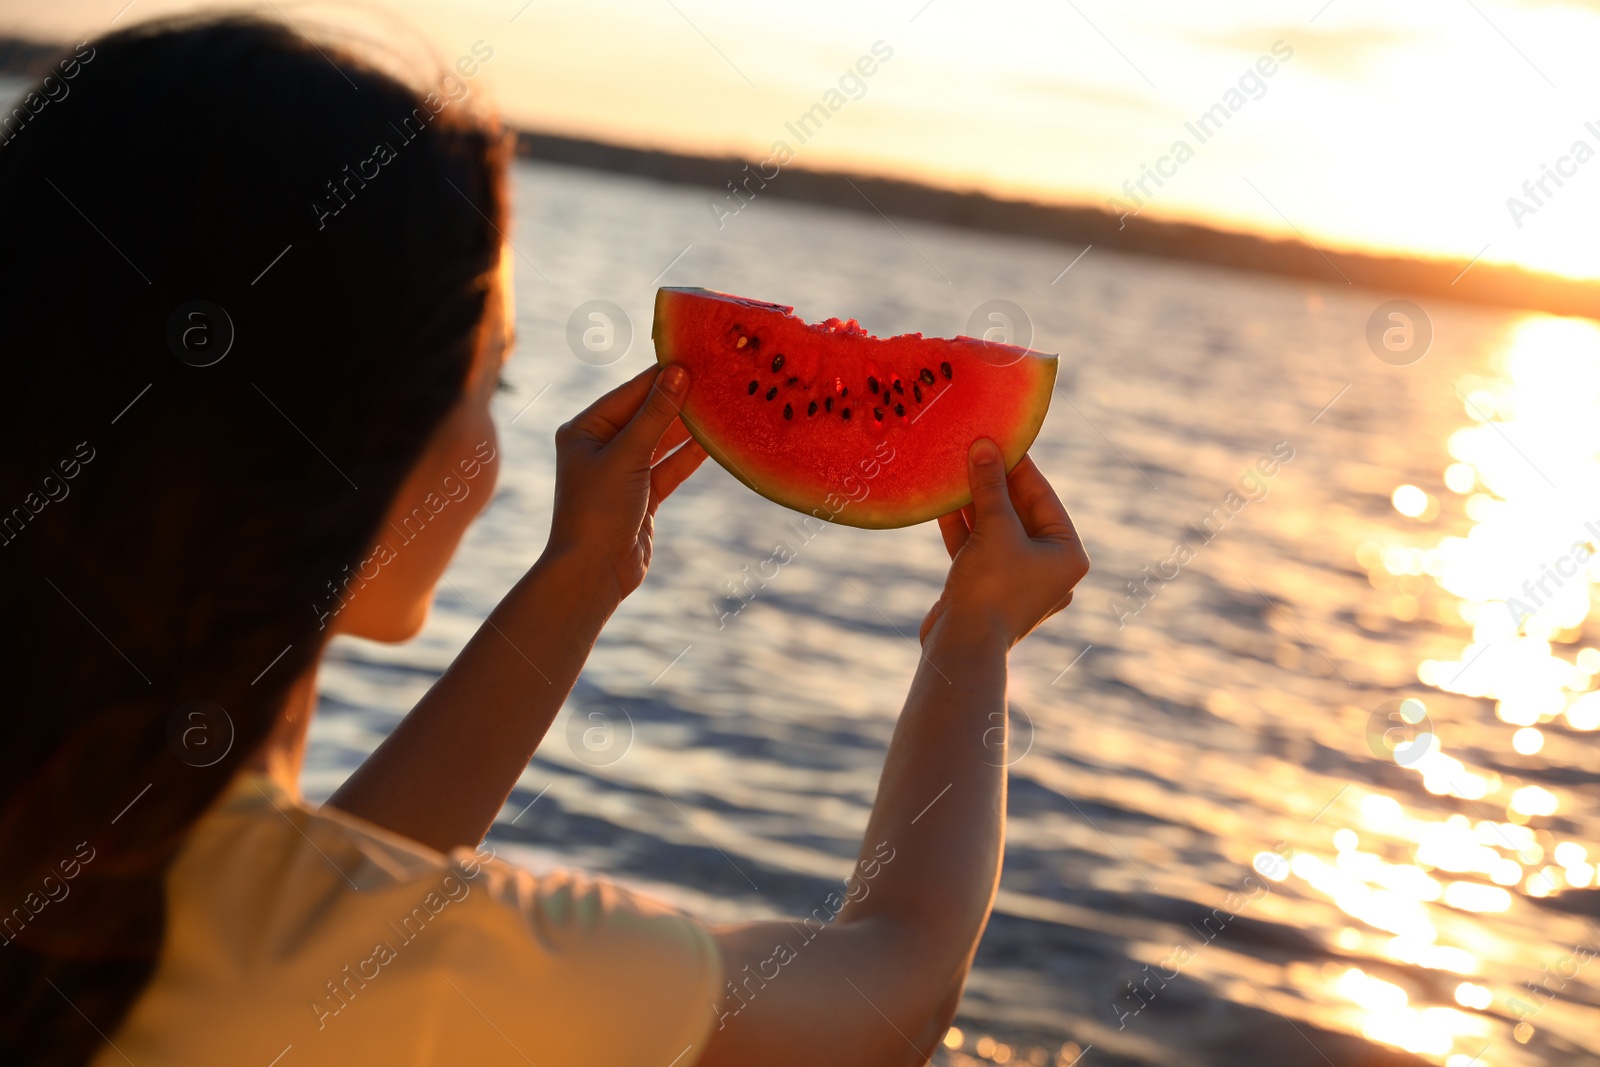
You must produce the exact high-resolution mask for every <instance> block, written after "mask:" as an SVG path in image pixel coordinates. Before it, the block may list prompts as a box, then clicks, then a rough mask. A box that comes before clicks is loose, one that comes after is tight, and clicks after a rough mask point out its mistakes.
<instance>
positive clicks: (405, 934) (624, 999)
mask: <svg viewBox="0 0 1600 1067" xmlns="http://www.w3.org/2000/svg"><path fill="white" fill-rule="evenodd" d="M490 851H491V850H490V849H489V847H488V846H485V847H484V848H482V849H481V850H480V851H479V853H478V854H476V855H474V854H473V853H472V852H470V851H468V850H467V849H465V848H462V849H457V850H456V851H455V852H453V853H451V854H450V855H448V856H445V855H443V854H441V853H438V852H434V851H432V850H431V849H428V848H426V847H425V846H423V845H420V844H418V843H416V842H414V841H411V840H408V839H406V838H403V837H400V836H398V835H395V834H392V833H389V832H387V831H385V830H382V829H380V828H378V827H376V826H373V825H372V824H370V823H367V822H364V821H362V820H360V819H357V818H355V817H353V816H350V815H346V814H344V813H343V812H340V811H337V810H334V809H332V808H323V809H312V808H308V807H306V806H305V805H304V804H302V803H300V802H299V801H297V800H295V799H294V798H292V797H291V796H289V794H288V793H286V792H285V791H284V790H283V789H281V788H280V787H279V786H277V785H276V784H275V783H273V782H272V781H271V780H270V779H268V778H265V777H262V776H259V775H255V774H244V775H241V776H240V777H239V778H238V780H236V781H235V782H234V783H233V784H232V785H231V786H230V787H229V789H228V791H227V793H226V794H225V795H224V796H223V798H222V799H221V800H220V801H219V802H218V804H217V805H216V806H215V807H214V808H213V809H212V810H211V811H210V812H208V813H207V814H206V816H205V817H204V818H202V819H201V820H200V821H199V822H198V823H197V824H196V825H195V827H194V829H193V831H192V832H191V833H190V836H189V838H188V840H187V842H186V843H185V845H184V847H183V850H182V851H181V852H180V854H179V855H178V857H177V859H176V860H175V862H174V863H173V865H172V868H171V870H170V871H169V872H168V875H167V929H166V937H165V940H164V942H163V943H162V947H161V954H160V958H159V959H158V961H157V964H156V970H155V973H154V975H153V976H152V978H151V981H150V984H149V985H148V986H147V987H146V988H145V990H144V992H143V993H142V994H141V995H140V997H139V999H138V1000H137V1001H135V1003H134V1006H133V1008H132V1010H131V1011H130V1012H129V1014H128V1016H127V1018H126V1019H125V1020H124V1022H123V1024H122V1026H121V1027H120V1028H118V1030H117V1031H116V1033H114V1034H112V1035H111V1042H112V1044H111V1045H110V1046H108V1047H105V1048H103V1049H102V1050H101V1052H100V1054H99V1055H98V1056H97V1057H96V1058H95V1059H94V1061H93V1064H94V1067H120V1065H123V1064H126V1063H128V1062H132V1063H135V1064H139V1065H141V1067H144V1065H147V1064H160V1065H162V1067H188V1065H200V1064H205V1065H207V1067H210V1065H214V1064H219V1063H245V1064H256V1065H257V1067H269V1065H270V1067H309V1065H312V1064H329V1065H334V1064H337V1065H338V1067H351V1065H354V1064H369V1063H370V1064H384V1065H386V1067H424V1065H429V1067H431V1065H435V1064H439V1065H444V1064H450V1065H459V1064H473V1065H474V1067H498V1065H501V1064H505V1065H515V1067H523V1065H526V1064H533V1065H536V1067H562V1065H565V1064H582V1065H583V1067H609V1065H613V1064H615V1065H618V1067H620V1065H623V1064H626V1065H628V1067H637V1065H645V1067H690V1065H692V1064H693V1063H694V1062H695V1061H696V1060H697V1059H698V1058H699V1055H700V1053H701V1051H702V1050H703V1049H704V1047H705V1042H706V1039H707V1036H708V1034H709V1031H710V1027H711V1023H712V1020H713V1019H714V1014H713V1012H714V1009H713V1005H714V1003H715V1002H716V1001H717V999H718V994H719V992H720V990H719V986H720V985H721V983H722V973H721V972H722V964H721V960H720V957H719V955H718V953H717V948H716V944H715V942H713V941H712V939H711V937H710V935H709V934H708V933H707V932H706V931H705V929H704V928H703V927H702V926H700V925H699V924H698V923H696V922H695V921H694V920H692V919H690V918H689V917H687V916H685V915H683V914H681V913H679V912H677V911H674V910H673V909H671V908H668V907H667V906H665V905H663V904H658V903H656V902H654V901H651V900H649V899H647V898H642V897H638V896H635V895H633V894H631V893H629V892H627V891H626V890H623V889H621V888H619V887H617V886H615V885H612V884H610V883H608V882H606V881H603V880H597V879H591V878H587V877H584V876H582V875H579V874H574V873H570V872H564V871H563V872H557V873H553V874H548V875H543V876H535V875H533V874H530V873H529V872H527V871H524V870H521V869H518V868H516V867H513V866H511V865H510V864H507V863H504V862H502V861H500V860H497V859H493V858H492V857H491V856H490Z"/></svg>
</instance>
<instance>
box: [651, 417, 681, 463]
mask: <svg viewBox="0 0 1600 1067" xmlns="http://www.w3.org/2000/svg"><path fill="white" fill-rule="evenodd" d="M688 439H689V428H688V427H687V426H685V425H684V424H683V420H682V419H673V420H672V422H671V423H670V424H668V426H667V432H666V433H664V434H662V435H661V441H660V443H659V444H657V445H656V450H655V452H654V453H652V454H651V456H650V465H651V466H652V467H653V466H655V465H656V463H657V462H659V461H660V459H661V457H662V456H664V455H666V454H667V453H668V452H671V451H672V450H673V449H674V448H677V447H678V446H679V445H681V444H683V443H684V442H685V441H687V440H688Z"/></svg>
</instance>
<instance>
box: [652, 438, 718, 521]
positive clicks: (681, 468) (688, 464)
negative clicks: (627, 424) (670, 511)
mask: <svg viewBox="0 0 1600 1067" xmlns="http://www.w3.org/2000/svg"><path fill="white" fill-rule="evenodd" d="M705 458H706V450H705V449H704V448H702V447H701V446H700V442H699V441H692V440H691V441H690V442H689V443H688V444H686V445H684V446H683V447H682V448H680V449H678V450H677V451H676V452H674V453H673V454H672V455H670V456H668V457H667V458H666V459H664V460H662V461H661V462H660V463H657V464H656V465H655V466H654V467H652V468H651V469H650V513H651V514H652V515H653V514H655V510H656V508H658V507H660V506H661V502H662V501H663V500H665V499H667V497H669V496H671V495H672V491H673V490H674V489H676V488H678V486H680V485H682V484H683V483H684V482H685V481H687V480H688V478H689V475H691V474H693V473H694V472H695V471H696V470H698V469H699V467H700V464H701V463H703V462H705Z"/></svg>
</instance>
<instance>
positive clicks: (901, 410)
mask: <svg viewBox="0 0 1600 1067" xmlns="http://www.w3.org/2000/svg"><path fill="white" fill-rule="evenodd" d="M894 413H895V414H896V415H904V414H905V413H906V406H905V405H904V404H896V405H895V406H894Z"/></svg>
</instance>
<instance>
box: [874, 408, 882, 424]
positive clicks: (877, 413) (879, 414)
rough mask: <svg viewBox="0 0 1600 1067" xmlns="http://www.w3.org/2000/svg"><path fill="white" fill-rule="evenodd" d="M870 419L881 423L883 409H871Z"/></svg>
mask: <svg viewBox="0 0 1600 1067" xmlns="http://www.w3.org/2000/svg"><path fill="white" fill-rule="evenodd" d="M872 417H873V418H875V419H877V420H878V421H879V422H882V421H883V409H882V408H873V409H872Z"/></svg>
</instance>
